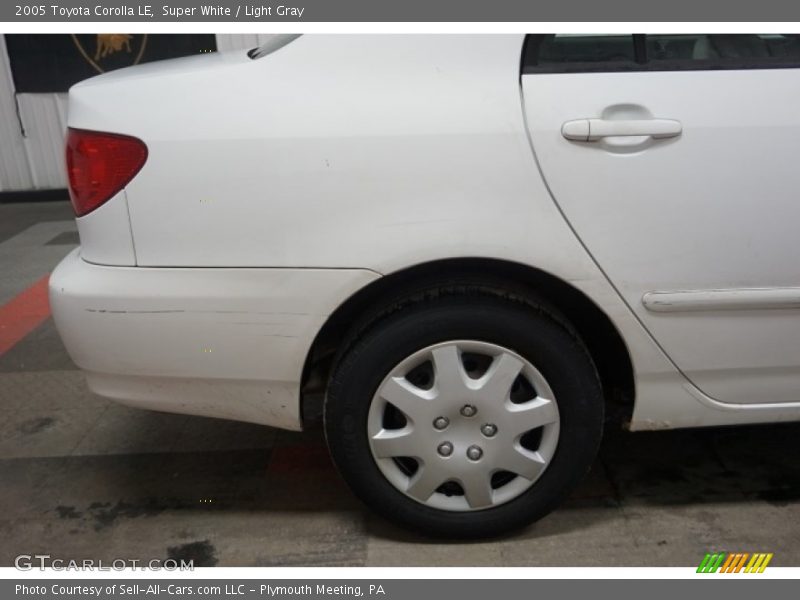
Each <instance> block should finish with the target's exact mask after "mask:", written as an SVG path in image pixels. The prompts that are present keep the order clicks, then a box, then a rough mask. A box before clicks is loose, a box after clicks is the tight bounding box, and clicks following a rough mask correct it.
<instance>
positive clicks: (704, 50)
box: [523, 34, 800, 73]
mask: <svg viewBox="0 0 800 600" xmlns="http://www.w3.org/2000/svg"><path fill="white" fill-rule="evenodd" d="M781 67H800V36H798V35H780V34H765V35H757V34H687V35H684V34H679V35H669V34H653V35H529V36H528V38H527V40H526V44H525V53H524V56H523V68H524V71H525V72H528V73H531V72H549V73H553V72H569V73H574V72H589V71H647V70H684V69H770V68H781Z"/></svg>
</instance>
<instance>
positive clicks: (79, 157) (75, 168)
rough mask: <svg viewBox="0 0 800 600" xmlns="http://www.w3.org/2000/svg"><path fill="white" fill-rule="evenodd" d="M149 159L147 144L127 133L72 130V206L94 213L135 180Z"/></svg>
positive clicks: (69, 141) (69, 139) (69, 134)
mask: <svg viewBox="0 0 800 600" xmlns="http://www.w3.org/2000/svg"><path fill="white" fill-rule="evenodd" d="M145 160H147V146H145V145H144V142H143V141H142V140H138V139H136V138H135V137H130V136H127V135H117V134H115V133H102V132H100V131H85V130H83V129H69V131H68V132H67V174H68V175H69V196H70V199H71V200H72V207H73V208H74V209H75V214H76V215H77V216H79V217H81V216H83V215H85V214H87V213H90V212H92V211H93V210H94V209H96V208H97V207H98V206H100V205H101V204H103V203H104V202H105V201H106V200H108V199H110V198H111V197H112V196H114V194H116V193H117V192H119V191H120V190H121V189H122V188H123V187H125V185H126V184H127V183H128V182H129V181H130V180H131V179H133V177H134V175H136V173H138V172H139V169H141V168H142V165H144V162H145Z"/></svg>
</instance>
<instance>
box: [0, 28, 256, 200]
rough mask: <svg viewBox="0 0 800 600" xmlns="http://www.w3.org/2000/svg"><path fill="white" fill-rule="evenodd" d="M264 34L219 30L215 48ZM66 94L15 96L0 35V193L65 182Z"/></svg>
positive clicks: (237, 45)
mask: <svg viewBox="0 0 800 600" xmlns="http://www.w3.org/2000/svg"><path fill="white" fill-rule="evenodd" d="M268 37H269V34H243V35H235V34H224V35H223V34H218V35H217V49H218V50H220V51H225V50H243V49H249V48H254V47H256V46H258V45H259V44H261V43H263V42H264V41H265V40H266V39H267V38H268ZM66 98H67V95H66V94H19V95H17V97H16V101H15V98H14V81H13V79H12V78H11V69H10V66H9V60H8V51H7V49H6V42H5V37H4V36H3V35H0V192H3V191H8V190H46V189H54V188H63V187H66V174H65V172H64V164H63V163H64V161H63V152H64V131H65V130H66V126H67V125H66V124H67V103H66ZM17 106H19V115H18V114H17ZM23 131H24V135H23Z"/></svg>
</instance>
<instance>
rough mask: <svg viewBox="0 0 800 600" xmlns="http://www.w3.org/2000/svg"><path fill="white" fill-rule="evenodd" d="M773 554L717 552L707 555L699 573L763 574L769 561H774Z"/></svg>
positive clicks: (698, 569)
mask: <svg viewBox="0 0 800 600" xmlns="http://www.w3.org/2000/svg"><path fill="white" fill-rule="evenodd" d="M772 556H773V554H772V552H769V553H767V552H754V553H752V554H750V553H748V552H715V553H713V554H711V553H706V555H705V556H704V557H703V560H702V561H701V562H700V566H699V567H697V572H698V573H717V572H719V573H739V572H741V573H763V572H764V569H766V568H767V565H768V564H769V561H771V560H772Z"/></svg>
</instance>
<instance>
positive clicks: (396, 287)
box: [300, 258, 635, 424]
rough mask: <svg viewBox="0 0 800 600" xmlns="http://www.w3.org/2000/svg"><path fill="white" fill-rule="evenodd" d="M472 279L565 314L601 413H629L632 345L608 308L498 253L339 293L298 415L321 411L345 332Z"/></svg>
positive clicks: (413, 270) (314, 348)
mask: <svg viewBox="0 0 800 600" xmlns="http://www.w3.org/2000/svg"><path fill="white" fill-rule="evenodd" d="M468 284H474V285H478V286H481V287H483V288H485V290H486V292H487V293H491V294H495V295H497V296H502V297H507V298H510V299H515V300H518V301H522V302H526V301H527V302H530V303H533V302H534V301H539V302H540V303H542V302H543V303H545V305H546V306H547V307H549V308H551V309H552V310H553V311H554V312H555V314H556V316H559V315H560V316H561V317H563V318H564V319H566V320H567V321H568V322H569V323H570V324H571V325H572V327H573V328H574V330H575V331H576V332H577V334H578V335H579V336H580V338H581V339H582V340H583V341H584V343H585V344H586V346H587V348H588V350H589V353H590V354H591V356H592V359H593V361H594V362H595V365H596V367H597V370H598V373H599V375H600V379H601V382H602V385H603V392H604V395H605V398H606V404H607V405H608V406H607V413H608V414H609V415H612V416H613V417H614V418H615V419H618V420H622V421H628V420H630V417H631V414H632V410H633V403H634V398H635V384H634V370H633V362H632V360H631V355H630V351H629V349H628V347H627V345H626V343H625V341H624V339H623V337H622V335H621V334H620V333H619V331H618V329H617V328H616V326H615V325H614V324H613V322H612V321H611V319H610V318H609V317H608V315H606V313H605V312H604V311H603V310H602V309H601V308H600V307H599V306H597V304H595V302H594V301H592V300H591V299H590V298H589V297H588V296H586V294H584V293H583V292H581V291H580V290H578V289H577V288H575V287H574V286H572V285H570V284H569V283H567V282H565V281H564V280H562V279H560V278H558V277H555V276H554V275H552V274H550V273H547V272H545V271H542V270H540V269H537V268H535V267H532V266H529V265H525V264H521V263H517V262H512V261H505V260H498V259H487V258H455V259H443V260H437V261H432V262H426V263H422V264H418V265H414V266H412V267H408V268H405V269H402V270H399V271H395V272H393V273H390V274H388V275H386V276H384V277H381V278H380V279H377V280H376V281H373V282H372V283H370V284H368V285H367V286H365V287H364V288H362V289H361V290H359V291H358V292H356V293H355V294H353V295H352V296H350V297H349V298H348V299H347V300H345V301H344V302H343V303H342V304H341V305H340V306H339V307H338V308H337V309H336V310H335V311H334V312H333V313H332V314H331V315H330V316H329V317H328V319H327V320H326V322H325V324H324V325H323V326H322V328H321V329H320V330H319V331H318V332H317V335H316V336H315V338H314V341H313V343H312V344H311V347H310V349H309V351H308V354H307V356H306V360H305V364H304V366H303V373H302V379H301V405H300V409H301V418H302V420H303V422H304V423H305V424H307V423H309V422H313V421H315V420H317V419H318V418H319V416H320V415H321V412H322V402H323V396H324V392H325V387H326V385H327V381H328V378H329V375H330V370H331V368H332V366H333V364H334V360H335V358H336V356H337V355H338V353H339V352H340V351H342V347H341V346H342V344H346V343H347V341H346V340H347V339H348V338H349V335H350V333H351V332H352V331H353V330H354V329H355V330H357V331H360V330H365V329H367V328H369V326H370V325H371V324H372V323H374V322H376V321H377V320H378V319H380V318H381V317H383V316H385V315H386V314H388V313H390V312H393V311H394V310H398V309H400V308H402V307H403V306H405V305H407V304H408V303H411V302H414V301H415V300H416V299H418V298H419V295H420V294H430V293H436V290H437V289H445V288H448V289H452V288H453V287H457V286H463V285H468Z"/></svg>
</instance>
